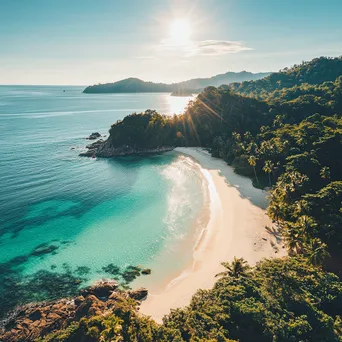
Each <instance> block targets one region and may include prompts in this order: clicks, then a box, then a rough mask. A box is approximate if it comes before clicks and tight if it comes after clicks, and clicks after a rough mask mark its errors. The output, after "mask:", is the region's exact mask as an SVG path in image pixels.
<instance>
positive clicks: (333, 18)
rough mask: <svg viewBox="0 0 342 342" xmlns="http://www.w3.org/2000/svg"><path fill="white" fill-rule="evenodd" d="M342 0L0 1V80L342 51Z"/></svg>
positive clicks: (152, 77) (190, 70)
mask: <svg viewBox="0 0 342 342" xmlns="http://www.w3.org/2000/svg"><path fill="white" fill-rule="evenodd" d="M341 13H342V0H192V1H190V0H58V1H47V0H0V84H63V85H69V84H70V85H88V84H96V83H105V82H113V81H118V80H120V79H124V78H127V77H138V78H141V79H143V80H146V81H154V82H167V83H171V82H178V81H183V80H187V79H191V78H196V77H211V76H214V75H216V74H220V73H225V72H228V71H236V72H237V71H242V70H247V71H252V72H260V71H278V70H279V69H282V68H284V67H286V66H291V65H293V64H299V63H301V62H302V61H303V60H310V59H312V58H314V57H319V56H340V55H342V20H341Z"/></svg>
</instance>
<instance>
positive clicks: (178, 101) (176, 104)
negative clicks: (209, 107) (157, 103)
mask: <svg viewBox="0 0 342 342" xmlns="http://www.w3.org/2000/svg"><path fill="white" fill-rule="evenodd" d="M165 96H166V98H167V103H168V105H169V113H173V114H181V113H183V112H184V110H185V108H186V106H187V105H188V103H189V101H193V100H194V99H195V98H196V96H170V95H165Z"/></svg>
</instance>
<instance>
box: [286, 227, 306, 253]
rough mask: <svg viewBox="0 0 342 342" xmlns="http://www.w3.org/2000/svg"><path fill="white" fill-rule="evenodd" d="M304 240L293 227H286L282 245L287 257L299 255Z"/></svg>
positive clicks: (300, 233)
mask: <svg viewBox="0 0 342 342" xmlns="http://www.w3.org/2000/svg"><path fill="white" fill-rule="evenodd" d="M304 240H305V237H304V234H302V232H300V231H299V230H298V227H296V226H295V225H292V226H290V227H288V228H287V229H286V231H285V232H284V244H285V246H286V248H287V250H288V251H289V255H294V254H298V253H300V252H301V251H302V249H303V244H304Z"/></svg>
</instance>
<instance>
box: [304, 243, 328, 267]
mask: <svg viewBox="0 0 342 342" xmlns="http://www.w3.org/2000/svg"><path fill="white" fill-rule="evenodd" d="M308 251H309V261H310V262H311V263H312V265H314V266H319V265H322V264H323V262H324V260H325V259H326V258H327V257H329V256H330V254H329V252H328V251H327V244H325V243H323V242H322V241H321V240H320V239H318V238H314V239H312V240H311V241H310V245H309V247H308Z"/></svg>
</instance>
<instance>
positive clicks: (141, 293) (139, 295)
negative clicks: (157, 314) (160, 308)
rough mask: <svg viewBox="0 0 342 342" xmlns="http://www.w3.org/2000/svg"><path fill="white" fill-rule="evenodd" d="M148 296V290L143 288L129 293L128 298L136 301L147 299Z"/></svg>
mask: <svg viewBox="0 0 342 342" xmlns="http://www.w3.org/2000/svg"><path fill="white" fill-rule="evenodd" d="M147 295H148V290H147V289H145V288H144V287H141V288H139V289H137V290H132V291H128V296H129V297H130V298H133V299H135V300H142V299H145V298H146V297H147Z"/></svg>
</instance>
